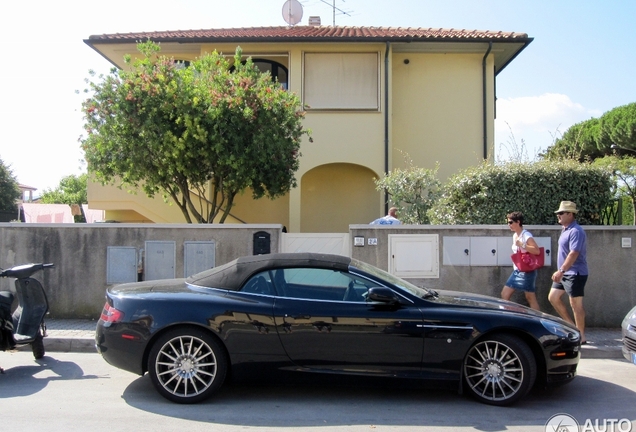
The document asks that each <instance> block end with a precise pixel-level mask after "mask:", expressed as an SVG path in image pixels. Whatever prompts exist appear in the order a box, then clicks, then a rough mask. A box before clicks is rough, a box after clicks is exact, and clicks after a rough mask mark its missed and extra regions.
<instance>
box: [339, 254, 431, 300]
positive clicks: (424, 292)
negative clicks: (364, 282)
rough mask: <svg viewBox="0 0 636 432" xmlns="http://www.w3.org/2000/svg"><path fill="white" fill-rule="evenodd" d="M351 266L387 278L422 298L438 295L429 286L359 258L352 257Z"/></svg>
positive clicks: (386, 279)
mask: <svg viewBox="0 0 636 432" xmlns="http://www.w3.org/2000/svg"><path fill="white" fill-rule="evenodd" d="M351 266H352V267H355V268H357V269H360V270H362V271H363V272H365V273H368V274H370V275H372V276H375V277H377V278H379V279H382V280H385V281H387V282H389V283H390V284H392V285H394V286H397V287H399V288H402V289H403V290H405V291H408V292H409V293H410V294H412V295H414V296H416V297H420V298H431V297H433V296H435V297H436V296H437V293H436V292H435V291H433V290H430V289H428V288H420V287H418V286H415V285H413V284H412V283H410V282H407V281H405V280H404V279H401V278H399V277H397V276H394V275H392V274H391V273H389V272H386V271H384V270H381V269H379V268H377V267H375V266H372V265H371V264H367V263H365V262H362V261H358V260H357V259H353V258H352V259H351Z"/></svg>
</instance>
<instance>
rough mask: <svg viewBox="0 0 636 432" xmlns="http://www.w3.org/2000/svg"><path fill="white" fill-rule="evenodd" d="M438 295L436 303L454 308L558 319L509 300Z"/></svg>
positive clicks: (448, 293) (476, 295)
mask: <svg viewBox="0 0 636 432" xmlns="http://www.w3.org/2000/svg"><path fill="white" fill-rule="evenodd" d="M438 294H439V296H438V297H437V298H436V300H435V302H436V303H444V304H448V305H454V306H465V307H469V308H475V309H488V310H500V311H507V312H516V313H520V314H524V315H533V316H536V317H540V318H549V319H552V320H554V319H555V318H556V317H554V316H552V315H548V314H545V313H543V312H540V311H536V310H534V309H531V308H529V307H526V306H523V305H520V304H518V303H513V302H511V301H508V300H502V299H498V298H495V297H491V296H487V295H482V294H473V293H466V292H460V291H446V290H442V291H438Z"/></svg>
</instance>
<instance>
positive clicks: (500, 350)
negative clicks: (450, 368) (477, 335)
mask: <svg viewBox="0 0 636 432" xmlns="http://www.w3.org/2000/svg"><path fill="white" fill-rule="evenodd" d="M463 372H464V380H465V382H466V386H467V387H468V390H469V392H470V393H471V395H472V396H473V397H475V398H476V399H477V400H479V401H480V402H484V403H487V404H490V405H499V406H503V405H510V404H512V403H514V402H516V401H518V400H519V399H520V398H522V397H523V396H525V395H526V393H528V391H529V390H530V388H532V386H533V385H534V381H535V379H536V377H537V365H536V361H535V359H534V356H533V354H532V351H531V350H530V348H529V347H528V345H527V344H526V343H525V342H523V341H522V340H521V339H519V338H517V337H515V336H512V335H504V334H501V335H494V336H492V337H489V338H487V339H484V340H481V341H479V342H478V343H476V344H475V345H473V346H472V347H471V348H470V350H469V351H468V354H467V355H466V358H465V359H464V371H463Z"/></svg>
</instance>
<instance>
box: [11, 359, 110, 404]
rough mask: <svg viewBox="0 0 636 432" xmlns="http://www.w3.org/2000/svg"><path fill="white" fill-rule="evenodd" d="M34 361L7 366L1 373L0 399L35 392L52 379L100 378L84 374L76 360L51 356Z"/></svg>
mask: <svg viewBox="0 0 636 432" xmlns="http://www.w3.org/2000/svg"><path fill="white" fill-rule="evenodd" d="M34 362H35V363H36V364H35V365H25V366H16V367H11V368H7V369H5V371H4V373H3V374H0V399H1V398H11V397H19V396H28V395H31V394H35V393H37V392H39V391H41V390H42V389H44V388H45V387H46V386H47V384H48V383H49V382H51V381H58V380H81V379H95V378H98V377H97V376H95V375H84V371H83V370H82V368H81V367H79V366H78V365H77V364H76V363H74V362H66V361H59V360H56V359H55V358H53V357H49V356H44V357H42V358H41V359H40V360H34Z"/></svg>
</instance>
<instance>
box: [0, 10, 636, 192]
mask: <svg viewBox="0 0 636 432" xmlns="http://www.w3.org/2000/svg"><path fill="white" fill-rule="evenodd" d="M300 2H301V4H302V5H303V18H302V21H301V22H300V24H301V25H306V24H307V19H308V17H309V16H315V15H317V16H320V17H321V20H322V24H323V25H331V24H332V23H333V13H332V7H331V6H332V5H333V2H334V0H324V1H323V0H300ZM283 4H284V0H205V1H204V0H178V1H175V0H170V1H167V0H109V1H107V2H94V1H86V0H60V1H57V2H53V1H50V0H32V1H6V2H4V3H3V4H2V6H0V40H2V41H3V55H2V58H1V60H0V62H1V65H2V67H0V133H1V135H0V158H2V160H3V161H4V163H5V164H8V165H10V168H11V170H12V171H13V174H14V175H15V176H16V177H17V179H18V182H19V183H22V184H25V185H28V186H32V187H36V188H38V192H36V195H39V194H40V193H42V192H43V191H44V190H45V189H47V188H55V187H56V186H57V185H58V183H59V181H60V179H61V178H62V177H64V176H66V175H70V174H80V173H81V172H83V171H85V166H84V165H83V163H82V152H81V150H80V147H79V143H78V138H79V137H80V135H81V134H82V131H83V130H82V119H81V114H80V107H81V100H82V96H81V95H78V94H76V93H75V91H76V90H83V89H84V88H85V84H84V79H85V78H86V77H88V71H89V69H93V70H95V71H98V72H104V73H105V72H108V70H109V68H110V64H109V63H108V62H107V61H106V60H104V59H103V58H102V57H101V56H100V55H98V54H97V53H96V52H95V51H93V50H92V49H91V48H89V47H88V46H87V45H86V44H84V42H83V40H84V39H87V38H88V36H90V35H93V34H103V33H127V32H137V31H160V30H187V29H206V28H228V27H261V26H280V25H286V23H285V21H284V20H283V17H282V6H283ZM335 5H336V7H337V8H339V9H341V10H343V11H346V12H348V14H342V13H340V12H338V11H336V15H335V21H336V25H339V26H376V27H423V28H429V27H432V28H461V29H471V30H473V29H477V30H500V31H514V32H520V33H527V34H528V35H529V36H530V37H532V38H534V41H533V42H532V43H531V44H530V45H529V46H528V47H527V48H526V49H525V50H524V51H523V52H522V53H521V54H520V55H519V56H518V57H517V58H516V59H515V60H514V61H513V62H512V63H511V64H510V65H508V67H507V68H506V69H504V70H503V71H502V72H501V73H500V74H499V75H498V78H497V97H498V102H497V120H496V136H495V145H496V151H497V154H498V157H499V158H503V159H505V158H507V157H508V154H509V153H510V148H511V146H510V144H509V143H510V141H511V137H514V139H515V141H516V142H517V145H520V143H521V141H522V140H523V142H525V145H526V149H527V155H528V157H529V158H530V159H533V158H534V156H535V155H536V153H537V152H538V151H539V150H545V148H547V146H548V145H550V144H551V143H552V141H553V138H554V137H555V136H559V135H560V134H562V133H564V132H565V131H566V130H567V129H568V128H569V127H570V126H572V125H573V124H575V123H578V122H581V121H584V120H587V119H589V118H592V117H598V116H600V115H601V114H603V113H604V112H606V111H609V110H611V109H612V108H615V107H617V106H621V105H625V104H628V103H631V102H636V79H635V78H634V76H636V56H635V49H636V25H634V19H635V17H636V1H634V0H533V1H526V2H521V1H512V0H335Z"/></svg>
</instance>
